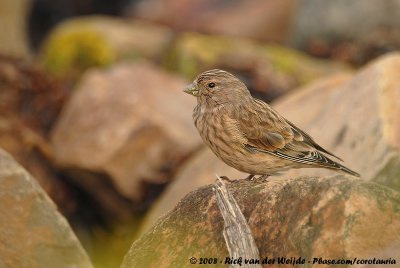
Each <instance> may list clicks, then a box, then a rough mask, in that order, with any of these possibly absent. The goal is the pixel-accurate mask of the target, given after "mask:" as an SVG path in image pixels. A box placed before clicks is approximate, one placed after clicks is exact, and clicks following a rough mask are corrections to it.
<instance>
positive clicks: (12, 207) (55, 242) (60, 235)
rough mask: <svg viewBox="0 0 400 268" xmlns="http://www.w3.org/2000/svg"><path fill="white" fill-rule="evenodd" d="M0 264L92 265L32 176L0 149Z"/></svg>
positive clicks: (43, 265)
mask: <svg viewBox="0 0 400 268" xmlns="http://www.w3.org/2000/svg"><path fill="white" fill-rule="evenodd" d="M0 203H1V206H0V214H1V217H0V241H1V243H0V267H60V268H62V267H66V268H67V267H92V264H91V263H90V260H89V257H88V256H87V254H86V253H85V251H84V250H83V248H82V246H81V244H80V243H79V241H78V239H77V238H76V237H75V234H74V233H73V232H72V230H71V228H70V227H69V225H68V223H67V221H66V220H65V218H64V217H63V216H62V215H61V214H60V213H59V212H58V211H57V208H56V206H55V205H54V203H53V202H52V201H51V200H50V198H49V197H48V196H47V195H46V193H45V192H44V191H43V190H42V189H41V188H40V186H39V185H38V184H37V182H36V181H35V179H34V178H33V177H32V176H31V175H30V174H29V173H28V172H27V171H26V170H24V169H23V168H22V167H21V166H20V165H19V164H17V163H16V162H15V161H14V160H13V159H12V158H11V156H10V155H9V154H8V153H6V152H5V151H3V150H1V149H0Z"/></svg>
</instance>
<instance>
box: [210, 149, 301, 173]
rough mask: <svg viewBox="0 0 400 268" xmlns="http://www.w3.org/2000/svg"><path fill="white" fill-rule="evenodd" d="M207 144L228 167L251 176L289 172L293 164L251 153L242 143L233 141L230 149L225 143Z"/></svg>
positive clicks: (263, 154)
mask: <svg viewBox="0 0 400 268" xmlns="http://www.w3.org/2000/svg"><path fill="white" fill-rule="evenodd" d="M206 143H207V145H208V146H209V147H210V148H211V150H212V151H213V152H214V153H215V155H217V156H218V158H219V159H221V160H222V161H223V162H225V163H226V164H227V165H229V166H231V167H233V168H235V169H237V170H240V171H242V172H245V173H249V174H254V175H264V174H274V173H276V172H280V171H284V170H287V169H288V168H290V167H291V166H292V164H293V163H292V162H291V161H287V160H284V159H281V158H278V157H276V156H273V155H269V154H266V153H258V152H250V151H248V150H247V149H246V148H244V147H243V145H242V144H241V143H235V142H232V141H231V143H230V146H229V148H228V147H227V146H226V145H225V144H224V143H223V142H221V143H220V142H214V143H210V142H206Z"/></svg>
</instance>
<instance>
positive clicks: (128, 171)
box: [52, 62, 201, 201]
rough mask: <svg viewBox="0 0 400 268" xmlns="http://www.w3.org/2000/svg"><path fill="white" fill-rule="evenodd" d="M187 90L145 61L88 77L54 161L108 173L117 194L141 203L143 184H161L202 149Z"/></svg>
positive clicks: (67, 112)
mask: <svg viewBox="0 0 400 268" xmlns="http://www.w3.org/2000/svg"><path fill="white" fill-rule="evenodd" d="M186 84H187V82H185V81H184V80H183V79H181V78H179V77H176V76H173V75H169V74H167V73H165V72H162V71H160V70H159V69H157V68H155V67H154V66H152V65H150V64H148V63H145V62H137V63H121V64H119V65H115V66H114V67H113V68H111V69H110V70H107V71H100V70H95V71H91V72H89V73H88V74H87V75H86V76H85V77H84V78H83V79H82V81H81V83H80V84H79V86H78V88H76V90H75V93H74V95H73V96H72V98H71V100H70V102H69V103H68V104H67V105H66V106H65V109H64V110H63V112H62V114H61V117H60V119H59V121H58V124H57V126H56V127H55V129H54V131H53V133H52V143H53V145H54V154H55V158H56V161H57V162H58V164H59V165H61V166H62V167H64V168H77V169H81V170H86V171H90V172H95V173H98V172H100V173H106V174H107V175H108V176H110V177H111V180H112V184H113V185H114V186H115V187H116V188H117V189H118V191H119V192H120V194H122V195H123V196H125V197H126V198H129V199H131V200H136V201H137V200H140V199H141V198H142V197H143V195H144V193H143V187H142V186H143V185H142V183H143V182H145V181H146V182H151V183H163V182H164V183H165V182H166V181H167V180H168V179H169V178H170V176H169V175H170V172H172V171H173V170H174V168H176V165H177V164H178V163H180V161H182V160H183V159H184V158H185V157H187V156H188V155H189V154H190V153H192V152H193V151H194V150H196V149H197V148H198V146H200V145H201V142H200V138H199V136H198V135H197V131H196V130H195V127H194V125H193V122H192V110H193V108H194V106H195V102H196V101H195V99H194V98H192V97H190V96H188V95H186V94H184V93H182V89H183V88H184V87H185V85H186ZM78 182H79V180H78ZM88 187H91V186H90V185H89V186H88Z"/></svg>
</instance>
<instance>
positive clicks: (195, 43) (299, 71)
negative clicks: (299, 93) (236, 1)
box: [165, 33, 348, 100]
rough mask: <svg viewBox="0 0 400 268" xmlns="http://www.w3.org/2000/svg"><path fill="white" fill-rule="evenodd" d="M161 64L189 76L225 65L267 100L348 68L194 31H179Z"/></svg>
mask: <svg viewBox="0 0 400 268" xmlns="http://www.w3.org/2000/svg"><path fill="white" fill-rule="evenodd" d="M165 64H166V65H167V67H168V68H170V69H172V70H174V71H177V72H179V73H181V74H183V75H185V76H186V77H187V78H189V79H193V78H194V77H195V76H196V75H197V74H199V73H200V72H202V71H205V70H207V69H212V68H220V69H226V70H228V71H231V72H233V73H234V74H236V75H238V76H239V77H241V79H242V80H244V81H245V82H246V84H247V85H248V87H249V88H250V90H251V91H253V93H255V94H256V95H257V96H261V97H262V98H264V99H267V100H272V99H274V98H276V97H277V96H280V95H282V94H284V93H287V92H288V91H289V90H290V89H293V88H295V87H297V86H299V85H304V84H307V83H309V82H311V81H313V80H315V79H317V78H320V77H322V76H326V75H328V74H333V73H337V72H339V71H343V70H347V69H348V68H346V67H345V66H344V65H341V64H338V63H333V62H327V61H323V60H317V59H313V58H311V57H309V56H306V55H305V54H302V53H300V52H298V51H295V50H292V49H289V48H285V47H282V46H278V45H272V44H269V45H266V44H262V43H258V42H255V41H251V40H249V39H238V38H231V37H224V36H209V35H201V34H197V33H185V34H182V35H181V36H180V37H179V38H178V39H177V40H176V42H175V44H174V45H173V47H172V49H171V52H170V53H169V54H168V56H167V57H166V60H165Z"/></svg>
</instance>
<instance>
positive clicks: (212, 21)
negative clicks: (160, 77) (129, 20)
mask: <svg viewBox="0 0 400 268" xmlns="http://www.w3.org/2000/svg"><path fill="white" fill-rule="evenodd" d="M296 3H297V1H292V0H284V1H262V0H257V1H243V0H242V1H235V2H231V1H225V2H216V1H211V0H207V1H204V0H203V1H201V0H189V1H188V0H186V1H182V0H180V1H160V0H150V1H146V2H139V3H138V5H136V6H134V11H133V13H134V14H133V15H134V17H139V18H143V19H145V20H150V21H155V22H159V23H163V24H167V25H170V26H171V27H173V28H175V29H177V30H180V31H182V30H190V31H200V32H205V33H214V34H222V35H233V36H241V37H249V38H254V39H258V40H263V41H275V42H283V41H285V40H286V38H287V34H288V31H289V27H290V26H291V19H292V15H293V13H294V12H295V6H296ZM176 14H179V16H177V15H176Z"/></svg>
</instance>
